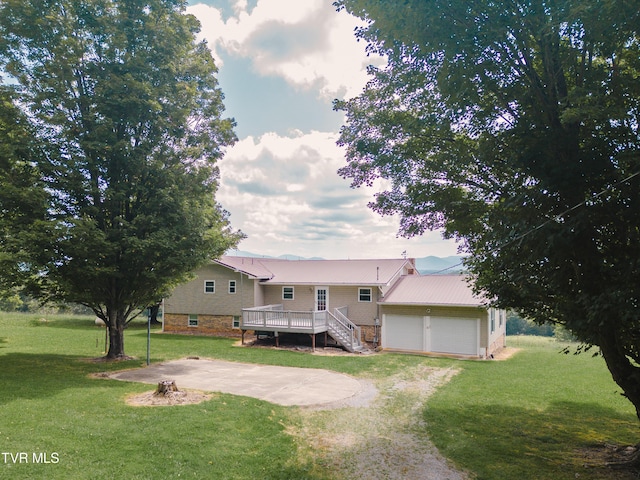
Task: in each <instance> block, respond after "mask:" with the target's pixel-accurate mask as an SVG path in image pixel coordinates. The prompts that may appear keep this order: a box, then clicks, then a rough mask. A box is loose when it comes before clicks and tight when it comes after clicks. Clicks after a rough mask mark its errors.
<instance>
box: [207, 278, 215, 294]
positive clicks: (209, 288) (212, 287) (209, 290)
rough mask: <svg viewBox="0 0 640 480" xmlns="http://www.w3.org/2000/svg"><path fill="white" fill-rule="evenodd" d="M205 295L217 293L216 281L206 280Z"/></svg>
mask: <svg viewBox="0 0 640 480" xmlns="http://www.w3.org/2000/svg"><path fill="white" fill-rule="evenodd" d="M204 293H216V281H215V280H205V281H204Z"/></svg>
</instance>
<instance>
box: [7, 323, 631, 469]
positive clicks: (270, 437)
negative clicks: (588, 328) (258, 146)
mask: <svg viewBox="0 0 640 480" xmlns="http://www.w3.org/2000/svg"><path fill="white" fill-rule="evenodd" d="M46 320H47V321H43V319H41V317H40V316H38V315H18V314H0V378H1V379H2V380H1V382H0V385H1V387H0V388H1V390H0V478H11V479H34V478H47V479H58V478H59V479H63V478H64V479H85V478H91V479H103V478H104V479H152V478H216V479H305V478H307V479H332V478H337V477H336V476H335V474H334V473H333V472H332V471H331V469H330V467H328V466H326V465H325V464H324V463H323V462H322V459H321V456H319V457H318V458H315V457H313V456H310V457H308V458H304V459H301V458H300V455H297V452H299V447H301V446H300V445H297V444H296V442H297V441H298V440H296V439H295V438H294V437H291V436H290V435H289V433H288V431H287V427H288V426H290V425H292V424H294V423H295V422H297V421H298V420H299V415H300V414H301V412H300V410H299V409H297V408H285V407H280V406H277V405H273V404H270V403H267V402H263V401H259V400H254V399H251V398H246V397H236V396H232V395H222V394H219V395H216V396H214V398H212V399H211V400H209V401H207V402H204V403H201V404H198V405H191V406H175V407H132V406H128V405H127V404H126V403H125V401H124V400H125V398H126V397H127V395H131V394H135V393H140V392H143V391H147V390H149V386H146V385H138V384H133V383H126V382H118V381H113V380H105V379H96V378H91V377H90V376H89V375H90V374H91V373H97V372H102V371H106V370H119V369H123V368H134V367H138V366H142V365H144V363H145V359H146V325H145V324H144V323H143V322H139V323H137V324H133V325H132V327H131V328H130V329H129V330H127V333H126V340H125V349H126V352H127V353H128V354H129V355H131V356H135V357H137V360H132V361H128V362H122V363H118V364H105V363H97V362H92V361H90V359H91V358H94V357H99V356H101V355H102V354H103V350H104V330H103V329H100V328H97V327H95V326H94V325H93V319H92V318H89V317H73V316H68V317H65V316H46ZM517 341H518V342H520V344H519V345H518V346H520V347H521V348H522V351H521V352H520V353H518V354H517V355H516V356H514V357H513V358H512V359H510V360H507V361H503V362H497V361H496V362H473V361H456V360H449V359H431V358H425V357H419V356H412V355H395V354H382V355H371V356H360V357H357V356H355V357H354V356H331V357H329V356H315V355H309V354H305V353H299V352H290V351H281V350H271V349H257V348H238V347H234V346H233V343H234V340H230V339H223V338H205V337H191V336H173V335H163V334H160V333H158V332H157V331H155V332H154V333H153V334H152V339H151V361H152V362H158V361H162V360H167V359H173V358H181V357H185V356H189V355H198V356H201V357H212V358H220V359H227V360H233V361H243V362H259V363H268V364H274V365H288V366H306V367H314V368H327V369H332V370H335V371H340V372H344V373H348V374H352V375H357V376H362V377H366V378H369V379H372V380H374V381H378V380H380V379H383V378H385V377H387V376H389V375H392V374H395V373H398V372H399V371H401V370H402V369H403V368H405V367H407V366H410V365H416V364H421V363H422V364H425V365H430V366H455V367H456V368H459V369H461V373H459V374H458V375H457V376H456V377H455V378H454V379H453V380H452V381H451V382H450V383H449V384H448V385H446V386H445V387H443V388H441V389H440V390H439V391H438V392H437V393H436V394H435V395H434V396H433V397H432V398H431V399H430V401H429V402H428V403H427V405H425V410H424V420H425V422H424V423H423V425H424V430H423V431H421V432H419V434H426V432H428V433H429V435H430V437H431V439H432V440H433V441H434V442H435V443H436V445H437V446H438V447H439V448H440V449H441V451H442V453H443V454H445V455H446V456H447V457H448V458H450V459H451V460H452V461H454V462H455V463H456V464H457V465H459V466H460V467H463V468H465V469H467V470H469V471H472V472H474V473H475V474H476V475H477V478H479V479H480V478H481V479H514V478H518V479H533V478H536V479H543V478H554V479H555V478H558V479H561V478H576V476H575V474H576V473H579V475H580V478H583V479H584V478H591V479H595V478H603V477H602V476H598V475H600V474H601V473H602V472H601V471H600V470H598V469H585V468H584V467H582V463H583V462H581V461H580V458H579V456H578V455H577V454H576V452H578V451H579V449H580V448H582V447H584V446H588V445H591V444H594V443H599V442H610V443H635V441H636V440H637V438H638V422H637V420H636V418H635V415H634V412H633V409H632V408H631V405H630V404H628V403H627V402H626V401H625V400H624V399H623V398H621V397H620V395H619V393H616V391H617V387H616V385H615V384H614V383H613V382H612V380H611V379H610V378H609V376H608V373H607V371H606V369H605V368H604V365H603V363H602V360H601V359H599V358H595V359H594V358H591V357H590V356H588V355H581V356H572V355H568V356H567V355H560V354H558V353H557V352H558V351H559V350H560V349H561V347H560V346H559V345H558V344H549V342H548V341H544V342H539V341H538V342H532V341H525V340H517ZM513 342H515V340H513V341H512V343H513ZM372 421H375V420H374V419H372ZM319 453H320V452H319ZM23 454H25V455H23ZM34 455H35V458H34ZM34 460H38V461H39V463H34ZM45 461H48V462H50V463H45Z"/></svg>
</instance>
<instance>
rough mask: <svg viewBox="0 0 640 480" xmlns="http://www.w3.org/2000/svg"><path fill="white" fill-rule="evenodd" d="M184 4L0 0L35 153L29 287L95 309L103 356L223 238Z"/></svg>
mask: <svg viewBox="0 0 640 480" xmlns="http://www.w3.org/2000/svg"><path fill="white" fill-rule="evenodd" d="M184 9H185V2H184V1H182V0H149V1H142V0H128V1H123V2H119V1H115V0H27V1H25V0H2V1H1V2H0V38H2V41H0V65H1V66H2V67H3V69H4V71H5V72H6V73H7V74H8V78H9V79H10V80H11V81H12V82H13V83H15V84H16V85H17V88H16V89H17V91H18V93H19V101H17V102H14V104H15V105H18V106H19V107H20V108H21V109H22V110H24V112H25V113H24V116H25V117H26V118H28V120H29V123H30V124H31V125H32V129H33V131H34V132H35V135H36V138H37V140H38V143H39V145H41V146H42V148H43V150H44V158H36V157H33V156H28V158H29V160H30V161H31V162H33V164H35V165H36V166H37V168H38V170H39V172H40V175H41V177H40V178H41V179H42V181H43V182H44V184H45V188H44V190H43V191H44V192H46V194H47V199H46V200H47V202H46V205H47V206H46V213H47V215H46V218H45V219H43V220H38V221H36V219H35V218H33V217H32V220H34V221H33V222H32V223H31V224H30V226H29V230H28V235H27V237H28V241H27V242H24V241H23V242H22V245H21V246H22V248H23V249H27V250H28V253H29V262H30V263H28V264H27V263H23V264H22V268H27V267H29V271H30V274H31V277H30V280H31V281H30V282H29V287H30V291H32V292H35V293H37V294H38V295H39V296H40V297H41V298H45V299H51V300H61V301H65V302H78V303H81V304H84V305H87V306H89V307H90V308H91V309H92V310H93V311H94V312H95V313H96V315H97V316H99V317H100V318H102V319H104V320H105V322H106V324H107V326H108V327H109V331H110V348H109V352H108V356H109V357H119V356H123V355H124V344H123V330H124V327H125V326H126V324H127V322H128V321H130V319H131V318H133V316H135V315H136V314H137V312H139V310H140V309H142V308H144V307H146V306H148V305H152V304H154V303H157V301H158V300H159V299H160V298H162V296H164V295H166V294H167V292H168V291H169V290H170V288H171V287H172V286H174V285H175V284H176V282H179V281H182V280H184V279H185V278H186V277H187V275H188V272H190V271H191V270H192V269H193V268H195V267H196V266H198V265H200V264H202V263H204V262H205V261H207V260H208V259H210V258H213V257H215V256H218V255H220V254H222V253H223V252H224V251H225V250H226V249H228V248H229V247H231V246H233V245H235V244H236V243H237V241H238V240H239V238H240V237H241V235H240V234H239V233H236V232H233V231H231V229H230V226H229V222H228V218H227V217H228V215H227V213H226V212H225V211H224V210H222V208H221V207H220V206H219V205H218V204H217V203H216V202H215V198H214V194H215V191H216V188H217V176H218V172H217V167H216V160H217V159H219V158H220V156H221V155H222V153H223V148H224V147H225V146H226V145H230V144H232V143H233V142H234V141H235V136H234V134H233V131H232V128H233V121H232V120H230V119H224V118H222V112H223V110H224V107H223V103H222V100H223V95H222V93H221V91H220V89H219V88H218V84H217V80H216V76H215V75H216V73H217V70H216V67H215V65H214V62H213V59H212V57H211V53H210V51H209V50H208V48H207V46H206V44H205V43H204V42H197V41H196V37H195V36H196V34H197V32H198V31H199V23H198V22H197V20H196V19H195V17H193V16H191V15H186V14H185V13H184Z"/></svg>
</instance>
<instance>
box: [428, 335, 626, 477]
mask: <svg viewBox="0 0 640 480" xmlns="http://www.w3.org/2000/svg"><path fill="white" fill-rule="evenodd" d="M509 344H510V345H511V346H513V347H516V348H521V349H522V350H521V351H520V352H519V353H517V354H516V355H515V356H514V357H513V358H511V359H510V360H508V361H503V362H469V363H468V364H466V365H465V367H464V372H463V373H462V374H460V375H458V376H457V377H455V378H454V379H453V380H452V381H451V382H450V383H449V384H448V385H447V386H446V388H443V389H440V390H439V391H438V392H437V393H436V394H435V395H434V396H433V397H432V398H431V399H430V401H429V403H428V405H427V406H426V409H425V410H424V419H425V429H426V430H427V431H428V432H429V435H430V437H431V439H432V441H433V442H434V443H435V444H436V446H437V447H438V448H439V449H440V451H441V452H442V453H443V454H444V455H445V456H447V457H448V458H450V459H452V460H453V461H455V462H456V463H457V464H458V465H460V466H462V467H464V468H465V469H468V470H470V471H473V472H474V473H475V474H476V475H477V478H478V479H512V478H528V479H550V478H553V479H558V480H560V479H570V478H571V479H574V478H581V479H596V478H597V479H602V478H614V476H611V477H610V476H609V475H613V474H614V473H612V472H610V471H607V470H603V469H599V468H586V467H585V464H586V463H588V459H585V458H584V452H585V451H587V450H589V449H591V448H593V447H594V446H599V445H602V444H616V445H625V444H626V445H629V444H635V443H637V442H638V421H637V418H636V417H635V414H634V409H633V407H632V405H631V404H630V403H629V402H628V401H627V400H625V399H624V398H623V397H622V396H621V395H620V390H619V388H618V387H617V385H615V384H614V382H613V380H612V379H611V377H610V375H609V373H608V371H607V370H606V366H605V365H604V361H603V360H602V358H599V357H598V358H594V357H592V356H591V355H590V354H582V355H563V354H561V353H559V352H560V350H561V349H562V348H563V345H561V344H559V343H556V342H554V341H553V340H550V339H543V338H539V337H510V342H509Z"/></svg>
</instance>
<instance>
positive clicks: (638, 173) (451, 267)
mask: <svg viewBox="0 0 640 480" xmlns="http://www.w3.org/2000/svg"><path fill="white" fill-rule="evenodd" d="M638 175H640V171H638V172H636V173H633V174H631V175H629V176H628V177H626V178H623V179H622V180H620V181H618V182H616V183H613V184H612V185H610V186H608V187H607V188H605V189H603V190H602V191H600V192H599V193H597V194H595V195H593V196H592V197H591V198H586V199H584V200H583V201H581V202H579V203H577V204H576V205H574V206H573V207H571V208H567V209H566V210H564V211H562V212H560V213H558V214H557V215H554V216H553V217H550V218H548V219H547V220H545V221H544V222H542V223H541V224H540V225H537V226H535V227H532V228H530V229H529V230H527V231H526V232H524V233H522V234H520V235H518V236H517V237H515V238H512V239H511V240H509V241H507V242H505V243H503V244H502V245H498V246H497V247H494V248H492V249H491V250H489V253H492V252H495V251H497V250H500V249H502V248H504V247H506V246H508V245H510V244H512V243H514V242H517V241H520V240H522V239H523V238H524V237H526V236H528V235H530V234H532V233H533V232H536V231H538V230H540V229H541V228H543V227H544V226H546V225H547V224H549V223H551V222H557V221H559V220H560V219H561V218H562V217H564V216H565V215H566V214H568V213H570V212H572V211H574V210H577V209H578V208H580V207H582V206H584V205H586V204H587V202H588V201H593V200H595V199H597V198H599V197H601V196H602V195H604V194H605V193H608V192H610V191H611V190H613V189H614V188H616V187H617V186H619V185H622V184H624V183H627V182H629V181H630V180H632V179H633V178H634V177H637V176H638ZM463 264H464V260H462V261H460V262H458V263H456V264H455V265H452V266H450V267H447V268H443V269H442V270H438V271H437V272H430V273H427V274H426V275H438V274H441V273H442V272H446V271H448V270H451V269H453V268H456V267H459V266H462V265H463Z"/></svg>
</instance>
